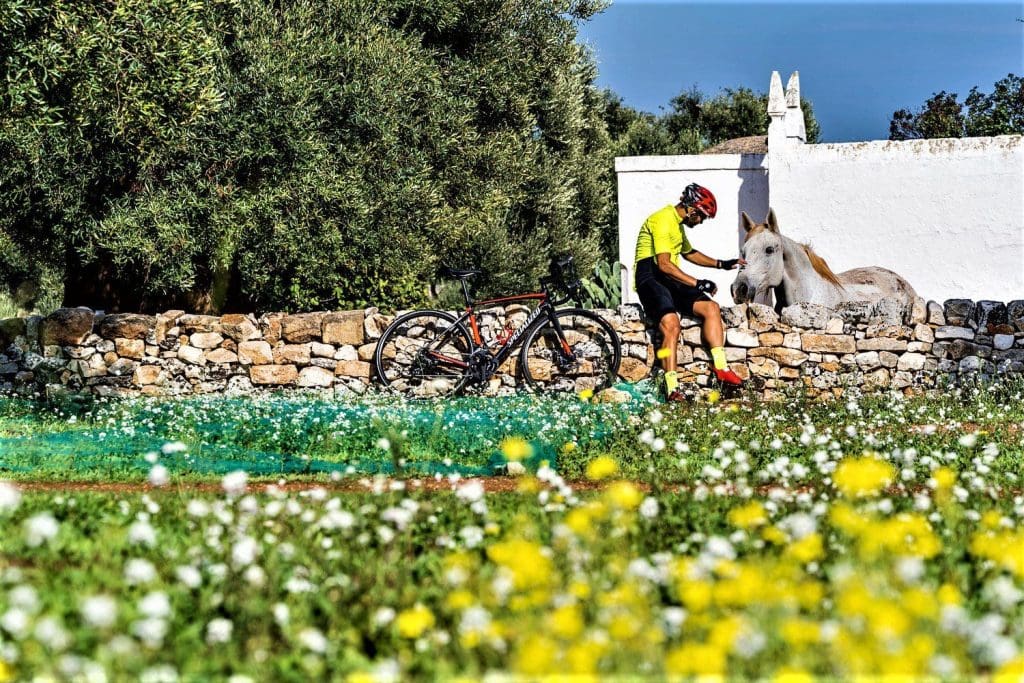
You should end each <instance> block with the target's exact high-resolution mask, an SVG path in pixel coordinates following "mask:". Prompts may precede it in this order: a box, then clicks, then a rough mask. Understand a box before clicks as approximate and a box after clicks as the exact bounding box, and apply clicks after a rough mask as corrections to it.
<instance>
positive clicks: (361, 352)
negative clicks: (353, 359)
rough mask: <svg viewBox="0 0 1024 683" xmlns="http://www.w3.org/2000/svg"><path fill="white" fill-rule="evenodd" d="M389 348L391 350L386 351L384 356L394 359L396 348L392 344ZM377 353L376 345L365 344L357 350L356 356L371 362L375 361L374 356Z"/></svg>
mask: <svg viewBox="0 0 1024 683" xmlns="http://www.w3.org/2000/svg"><path fill="white" fill-rule="evenodd" d="M388 346H389V348H387V349H385V350H384V355H385V357H387V358H394V354H395V348H394V347H393V346H391V345H390V344H389V345H388ZM376 351H377V345H376V344H363V345H362V346H360V347H359V348H358V349H356V355H357V356H358V357H359V360H362V361H366V362H370V361H372V360H373V354H374V353H376Z"/></svg>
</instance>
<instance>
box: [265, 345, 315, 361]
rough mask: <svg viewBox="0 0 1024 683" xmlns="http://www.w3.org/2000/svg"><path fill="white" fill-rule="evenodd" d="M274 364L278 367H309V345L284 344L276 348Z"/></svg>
mask: <svg viewBox="0 0 1024 683" xmlns="http://www.w3.org/2000/svg"><path fill="white" fill-rule="evenodd" d="M273 353H274V363H276V364H278V365H289V364H296V365H309V359H310V345H309V344H282V345H281V346H275V347H274V351H273Z"/></svg>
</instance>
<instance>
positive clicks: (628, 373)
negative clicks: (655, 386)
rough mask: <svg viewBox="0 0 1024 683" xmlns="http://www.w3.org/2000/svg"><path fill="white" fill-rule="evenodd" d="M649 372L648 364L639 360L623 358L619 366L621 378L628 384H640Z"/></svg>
mask: <svg viewBox="0 0 1024 683" xmlns="http://www.w3.org/2000/svg"><path fill="white" fill-rule="evenodd" d="M648 372H649V369H648V367H647V363H644V362H643V361H641V360H639V359H637V358H623V359H622V363H621V364H620V365H619V377H621V378H622V379H624V380H626V381H627V382H639V381H640V380H642V379H643V378H644V377H646V376H647V374H648Z"/></svg>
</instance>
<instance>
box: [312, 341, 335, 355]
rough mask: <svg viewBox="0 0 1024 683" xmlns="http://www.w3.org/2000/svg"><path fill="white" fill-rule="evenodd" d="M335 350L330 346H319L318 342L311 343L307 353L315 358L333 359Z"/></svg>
mask: <svg viewBox="0 0 1024 683" xmlns="http://www.w3.org/2000/svg"><path fill="white" fill-rule="evenodd" d="M335 351H336V349H335V348H334V347H333V346H331V345H330V344H321V343H320V342H312V343H311V344H310V347H309V352H310V354H312V355H313V356H315V357H317V358H333V357H334V353H335Z"/></svg>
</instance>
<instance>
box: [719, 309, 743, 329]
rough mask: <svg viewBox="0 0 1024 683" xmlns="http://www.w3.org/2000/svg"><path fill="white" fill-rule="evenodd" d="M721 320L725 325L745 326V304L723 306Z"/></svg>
mask: <svg viewBox="0 0 1024 683" xmlns="http://www.w3.org/2000/svg"><path fill="white" fill-rule="evenodd" d="M722 322H723V323H725V326H726V327H746V326H747V305H746V304H740V305H739V306H724V307H723V308H722Z"/></svg>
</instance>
